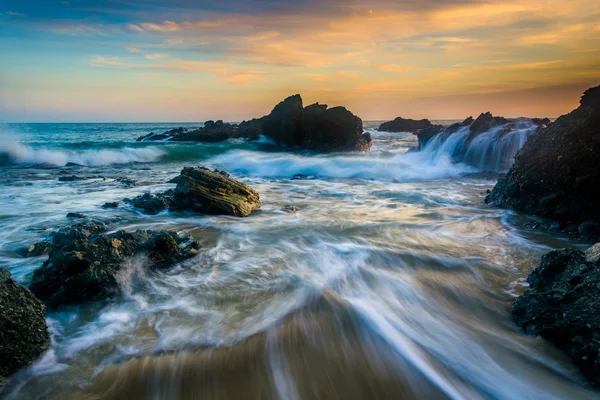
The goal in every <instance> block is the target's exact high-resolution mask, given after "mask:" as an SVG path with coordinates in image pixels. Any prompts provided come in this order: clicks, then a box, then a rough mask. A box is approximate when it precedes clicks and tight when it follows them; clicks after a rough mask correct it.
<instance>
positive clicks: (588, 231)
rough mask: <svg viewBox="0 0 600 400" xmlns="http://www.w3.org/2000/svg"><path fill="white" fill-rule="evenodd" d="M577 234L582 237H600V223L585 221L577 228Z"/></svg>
mask: <svg viewBox="0 0 600 400" xmlns="http://www.w3.org/2000/svg"><path fill="white" fill-rule="evenodd" d="M577 231H578V232H579V236H581V237H584V238H592V239H596V238H597V239H600V223H598V222H591V221H586V222H584V223H583V224H581V225H579V228H577Z"/></svg>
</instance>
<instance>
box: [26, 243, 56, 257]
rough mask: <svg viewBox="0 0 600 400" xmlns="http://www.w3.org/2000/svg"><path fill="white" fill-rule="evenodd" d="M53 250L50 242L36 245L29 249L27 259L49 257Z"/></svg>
mask: <svg viewBox="0 0 600 400" xmlns="http://www.w3.org/2000/svg"><path fill="white" fill-rule="evenodd" d="M51 248H52V243H50V242H39V243H34V244H32V245H31V246H29V247H28V248H27V251H26V252H25V257H39V256H45V255H48V253H49V252H50V249H51Z"/></svg>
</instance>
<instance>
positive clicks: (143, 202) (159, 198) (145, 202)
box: [123, 190, 173, 215]
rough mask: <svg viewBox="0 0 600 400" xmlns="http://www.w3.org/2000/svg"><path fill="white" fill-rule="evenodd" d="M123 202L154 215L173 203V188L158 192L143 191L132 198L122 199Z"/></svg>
mask: <svg viewBox="0 0 600 400" xmlns="http://www.w3.org/2000/svg"><path fill="white" fill-rule="evenodd" d="M123 202H124V203H127V204H131V205H132V206H133V207H135V208H139V209H141V210H143V211H144V213H145V214H149V215H156V214H158V213H159V212H161V211H163V210H166V209H167V208H169V207H170V206H171V203H173V190H167V191H166V192H163V193H158V194H150V193H144V194H143V195H140V196H137V197H134V198H133V199H124V200H123Z"/></svg>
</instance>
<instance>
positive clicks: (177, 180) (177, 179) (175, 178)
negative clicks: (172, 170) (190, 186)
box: [167, 175, 179, 183]
mask: <svg viewBox="0 0 600 400" xmlns="http://www.w3.org/2000/svg"><path fill="white" fill-rule="evenodd" d="M178 182H179V175H177V176H176V177H174V178H173V179H171V180H169V181H168V182H167V183H178Z"/></svg>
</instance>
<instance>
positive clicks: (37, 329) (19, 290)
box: [0, 268, 50, 389]
mask: <svg viewBox="0 0 600 400" xmlns="http://www.w3.org/2000/svg"><path fill="white" fill-rule="evenodd" d="M45 314H46V307H45V306H44V304H43V303H42V302H41V301H39V300H38V299H37V298H36V297H35V296H34V295H33V294H32V293H31V292H30V291H29V289H27V288H26V287H24V286H21V285H19V284H18V283H17V282H16V281H15V280H13V279H12V278H11V277H10V272H9V271H8V270H7V269H5V268H0V389H1V385H2V381H3V378H6V377H8V376H10V375H11V374H13V373H15V372H16V371H18V370H19V369H20V368H22V367H24V366H26V365H29V364H31V363H33V362H34V361H35V360H36V359H37V358H38V357H40V356H41V355H42V354H43V353H44V352H45V351H46V350H48V348H50V334H49V332H48V327H47V326H46V319H45V318H44V315H45Z"/></svg>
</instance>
